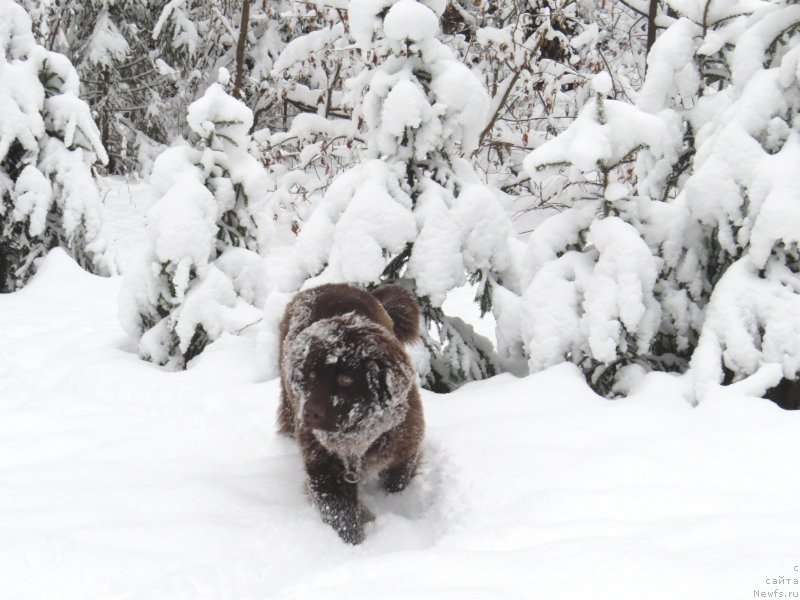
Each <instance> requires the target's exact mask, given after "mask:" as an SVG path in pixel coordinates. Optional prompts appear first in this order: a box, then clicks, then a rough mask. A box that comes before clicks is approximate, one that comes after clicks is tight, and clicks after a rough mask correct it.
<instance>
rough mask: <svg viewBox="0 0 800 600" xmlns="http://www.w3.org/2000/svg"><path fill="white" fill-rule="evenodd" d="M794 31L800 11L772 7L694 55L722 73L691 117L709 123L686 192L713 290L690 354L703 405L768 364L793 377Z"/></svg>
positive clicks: (798, 186) (799, 44) (797, 42)
mask: <svg viewBox="0 0 800 600" xmlns="http://www.w3.org/2000/svg"><path fill="white" fill-rule="evenodd" d="M722 16H723V17H724V16H726V15H722ZM798 31H800V6H798V5H797V4H795V3H790V2H774V3H770V4H769V5H764V6H761V7H760V8H759V9H758V10H756V11H754V12H753V13H752V14H749V15H740V16H731V17H729V23H727V24H726V26H725V27H724V28H723V29H722V30H721V31H718V32H717V34H718V35H719V36H724V39H727V40H728V42H727V43H726V44H722V43H721V42H717V39H716V38H712V37H711V35H710V34H709V35H707V36H706V38H705V40H704V45H703V46H702V47H701V50H700V52H702V53H703V54H704V56H705V62H706V63H709V64H715V65H724V66H725V67H726V68H727V71H723V73H724V80H723V81H722V82H721V83H722V86H721V87H722V89H720V90H718V91H716V90H715V93H706V94H705V95H704V96H703V97H702V98H701V100H700V101H699V102H698V106H697V108H696V109H695V111H694V112H695V114H696V115H698V117H700V116H702V117H706V118H705V119H704V120H703V121H702V122H700V123H699V125H700V126H699V127H696V131H697V134H696V147H697V153H696V156H695V158H694V172H693V173H692V175H691V177H689V178H688V180H687V181H686V184H685V187H684V189H683V196H684V197H685V201H686V204H687V205H688V208H689V210H690V213H691V216H692V218H693V219H694V221H695V222H696V223H697V224H698V226H699V227H700V228H701V230H702V232H703V238H702V240H703V242H704V243H705V246H706V255H705V257H704V260H703V261H702V262H703V264H704V266H705V269H706V273H707V280H708V281H710V282H711V283H713V284H715V285H714V287H713V291H712V292H711V295H710V300H709V303H708V306H707V308H706V318H705V321H704V323H703V327H702V330H701V335H700V341H699V343H698V347H697V350H696V352H695V354H694V356H693V357H692V371H693V373H694V378H695V382H696V392H697V395H698V398H702V396H703V394H704V393H705V392H706V391H707V390H708V388H709V386H713V385H714V384H718V383H729V382H735V381H739V380H741V379H744V378H746V377H749V376H751V375H754V374H755V373H756V372H758V371H759V370H760V369H762V368H767V367H768V366H769V365H771V364H777V365H780V367H781V369H780V373H782V375H783V378H784V379H785V380H797V379H798V377H799V376H800V250H798V247H799V246H800V228H798V223H800V209H799V208H798V207H800V204H799V199H800V174H799V173H798V168H797V165H798V164H800V163H799V162H798V160H800V117H798V114H800V76H798V65H799V64H800V35H798ZM716 72H719V69H716ZM701 111H702V112H701ZM696 118H697V117H696ZM698 120H699V118H698ZM777 372H778V371H776V373H777ZM776 383H778V381H777V380H776V381H773V382H772V384H776Z"/></svg>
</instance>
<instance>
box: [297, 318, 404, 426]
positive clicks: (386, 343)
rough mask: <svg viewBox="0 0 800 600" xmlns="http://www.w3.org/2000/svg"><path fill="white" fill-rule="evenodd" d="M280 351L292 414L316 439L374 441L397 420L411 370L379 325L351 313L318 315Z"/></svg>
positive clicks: (394, 340) (397, 345) (401, 413)
mask: <svg viewBox="0 0 800 600" xmlns="http://www.w3.org/2000/svg"><path fill="white" fill-rule="evenodd" d="M286 350H287V351H286V353H285V355H284V360H285V361H286V362H285V368H286V372H287V373H289V375H290V377H289V379H290V385H291V387H292V391H293V392H294V394H295V396H296V397H297V398H298V400H299V411H298V415H297V416H298V418H299V419H300V420H301V421H302V423H303V425H305V426H306V427H308V428H309V429H311V430H313V431H314V434H315V435H316V436H317V437H318V438H320V437H325V436H327V438H328V439H329V440H330V439H333V438H336V437H337V436H338V437H340V438H364V439H365V440H367V439H375V438H377V437H378V436H379V435H380V434H382V433H384V432H385V431H388V430H389V429H391V428H392V427H394V426H396V425H398V424H399V423H400V422H401V421H402V420H403V418H404V416H405V413H406V411H407V409H408V405H407V402H408V391H409V387H410V386H411V385H413V384H414V375H413V370H412V368H411V365H410V364H409V361H408V357H407V355H406V354H405V351H404V350H403V348H402V346H401V344H400V343H399V341H398V340H397V338H396V337H395V336H394V334H393V333H391V332H390V331H388V330H387V329H386V328H385V327H384V326H382V325H379V324H377V323H375V322H374V321H371V320H370V319H367V318H366V317H363V316H361V315H358V314H355V313H348V314H345V315H340V316H336V317H331V318H328V319H322V320H319V321H317V322H315V323H313V324H311V325H309V326H308V327H307V328H305V329H304V330H303V331H301V332H300V333H298V334H297V336H296V337H294V338H293V339H292V340H291V341H290V342H289V343H288V344H287V348H286Z"/></svg>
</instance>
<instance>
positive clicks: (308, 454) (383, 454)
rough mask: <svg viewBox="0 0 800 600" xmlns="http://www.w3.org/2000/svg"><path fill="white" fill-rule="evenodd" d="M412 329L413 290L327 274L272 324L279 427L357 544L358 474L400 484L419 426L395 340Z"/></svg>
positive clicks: (343, 531) (326, 510) (418, 408)
mask: <svg viewBox="0 0 800 600" xmlns="http://www.w3.org/2000/svg"><path fill="white" fill-rule="evenodd" d="M418 335H419V307H418V305H417V302H416V299H415V298H414V296H413V294H411V293H410V292H408V291H407V290H405V289H403V288H401V287H399V286H396V285H387V286H383V287H380V288H378V289H376V290H374V291H373V292H372V293H367V292H365V291H363V290H361V289H359V288H357V287H354V286H351V285H345V284H326V285H321V286H319V287H317V288H313V289H310V290H306V291H303V292H300V293H298V294H297V295H296V296H295V297H294V299H293V300H292V301H291V302H290V303H289V305H288V306H287V307H286V312H285V313H284V316H283V320H282V321H281V326H280V372H281V404H280V407H279V409H278V430H279V431H280V432H281V433H286V434H289V435H294V436H295V437H296V438H297V440H298V442H299V444H300V449H301V451H302V454H303V462H304V463H305V468H306V473H307V474H308V490H309V494H310V496H311V499H312V501H313V502H314V504H315V505H316V506H317V507H318V508H319V510H320V512H321V513H322V518H323V520H324V521H325V522H326V523H328V524H329V525H331V526H332V527H333V528H334V529H335V530H336V532H337V533H338V534H339V535H340V536H341V538H342V539H343V540H344V541H346V542H348V543H350V544H358V543H361V542H362V541H363V540H364V523H365V522H366V521H367V520H369V519H370V518H371V515H370V513H369V511H368V510H367V509H365V508H364V507H363V506H362V505H361V503H360V501H359V498H358V482H359V481H360V480H361V479H363V478H365V477H367V476H370V475H372V474H376V473H377V475H378V477H379V478H380V481H381V484H382V485H383V488H384V489H385V490H386V491H387V492H397V491H400V490H402V489H404V488H405V487H406V486H407V485H408V482H409V481H410V480H411V477H413V475H414V473H415V471H416V468H417V464H418V462H419V454H420V443H421V441H422V435H423V432H424V428H425V426H424V420H423V416H422V404H421V402H420V398H419V391H418V390H417V385H416V377H415V374H414V369H413V367H412V366H411V363H410V362H409V358H408V355H407V354H406V352H405V350H404V349H403V343H406V342H410V341H413V340H415V339H416V338H417V337H418Z"/></svg>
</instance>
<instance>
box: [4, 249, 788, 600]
mask: <svg viewBox="0 0 800 600" xmlns="http://www.w3.org/2000/svg"><path fill="white" fill-rule="evenodd" d="M119 285H120V281H119V279H100V278H97V277H94V276H91V275H88V274H86V273H84V272H82V271H80V270H79V269H78V267H77V266H76V265H75V264H74V263H72V262H71V261H70V259H68V258H67V257H66V256H65V255H64V254H63V253H62V252H61V251H54V252H53V253H51V255H50V256H49V257H48V258H47V261H46V262H45V264H44V265H43V266H42V268H41V269H40V272H39V273H38V274H37V276H36V277H35V279H34V280H33V281H32V282H31V284H30V285H29V286H28V287H27V288H25V289H24V290H23V291H21V292H18V293H15V294H12V295H5V296H0V597H2V598H4V599H14V600H16V599H26V598H37V599H53V598H58V599H65V600H66V599H80V600H87V599H94V598H98V599H99V598H103V599H106V598H113V599H120V600H122V599H125V600H128V599H134V598H137V599H138V598H147V599H155V598H169V599H176V598H178V599H179V598H187V599H188V598H203V599H212V598H214V599H216V598H219V599H222V598H227V599H244V598H259V599H264V598H270V599H271V598H309V599H311V598H313V599H321V598H325V599H327V598H347V599H350V600H358V599H361V598H363V599H368V598H369V599H374V598H432V599H438V598H448V599H464V598H478V599H483V598H486V599H505V598H508V599H516V598H536V599H544V600H548V599H570V600H576V599H582V598H587V599H588V598H591V599H606V598H608V599H641V598H647V599H662V598H663V599H669V600H674V599H703V600H706V599H720V600H731V599H735V598H743V599H744V598H753V597H754V591H765V592H766V591H770V592H773V591H775V589H776V586H775V585H772V584H771V583H769V582H770V581H771V580H772V579H778V578H781V577H797V576H798V573H797V569H798V568H800V567H798V566H797V565H798V564H800V511H798V510H797V503H798V498H800V477H798V476H797V468H796V460H797V456H798V454H800V452H799V450H800V415H798V414H795V413H787V412H783V411H780V410H779V409H777V408H776V407H775V406H773V405H772V404H770V403H768V402H765V401H760V400H756V399H750V398H745V397H740V398H736V397H730V398H725V400H724V401H723V400H718V401H717V400H713V401H709V402H706V403H704V404H702V405H701V406H700V407H699V408H696V409H692V408H691V407H690V406H688V405H687V404H686V403H685V402H684V401H683V400H682V399H680V398H679V397H678V394H675V393H672V392H671V390H672V389H673V388H674V386H671V385H669V383H670V382H669V380H668V379H666V378H665V379H663V380H662V381H661V382H660V383H658V384H656V385H652V386H650V388H649V390H648V391H647V392H642V393H641V394H640V395H639V396H638V397H632V398H629V399H625V400H619V401H613V402H611V401H606V400H603V399H601V398H599V397H597V396H595V395H594V394H592V393H591V392H590V391H589V390H588V388H587V387H586V386H585V385H584V384H583V382H582V380H581V377H580V375H579V374H578V373H577V371H576V370H575V368H574V367H571V366H557V367H554V368H551V369H549V370H547V371H545V372H543V373H541V374H539V375H536V376H532V377H528V378H525V379H515V378H512V377H511V376H501V377H497V378H495V379H492V380H489V381H485V382H480V383H476V384H472V385H468V386H466V387H464V388H462V389H461V390H459V391H458V392H455V393H453V394H451V395H449V396H437V395H434V394H430V393H425V394H424V402H425V410H426V417H427V421H428V436H427V442H426V456H427V461H426V464H425V467H424V469H423V472H422V473H421V474H420V476H418V477H417V478H416V479H415V481H414V482H413V484H412V485H411V487H410V488H409V489H408V490H406V491H405V492H403V493H402V494H400V495H398V496H395V497H385V496H384V495H383V494H382V493H380V492H379V491H377V489H374V488H370V489H367V490H366V494H367V496H366V498H367V501H366V503H367V504H368V505H369V506H370V507H371V508H372V510H373V512H375V513H376V515H377V519H376V521H375V522H374V523H372V524H371V525H370V526H369V529H368V538H367V540H366V542H365V543H364V544H363V545H362V546H359V547H350V546H346V545H345V544H343V543H342V542H341V541H340V540H339V538H338V537H337V536H336V534H335V533H334V532H333V530H331V529H329V528H328V527H327V526H325V525H323V524H322V523H321V521H320V519H319V517H318V516H317V514H315V512H314V510H313V509H312V508H311V507H310V505H309V503H308V502H307V500H306V498H305V496H304V493H303V474H302V466H301V462H300V458H299V455H298V452H297V449H296V447H295V445H294V444H293V443H292V442H291V441H289V440H286V439H282V438H279V437H278V436H276V435H275V433H274V427H273V416H274V412H275V407H276V403H277V394H278V392H277V384H276V381H267V382H261V381H258V380H257V378H258V375H257V374H258V373H259V372H260V371H259V366H258V360H257V356H256V355H255V352H254V348H255V342H254V340H252V339H249V338H223V339H222V340H220V341H219V342H217V343H216V344H214V345H213V346H211V347H210V348H209V350H208V351H207V352H206V353H205V354H204V355H203V356H202V357H201V358H200V359H199V360H198V361H196V362H195V363H194V364H193V365H192V366H191V368H190V369H189V370H188V371H186V372H183V373H167V372H165V371H163V370H161V369H160V368H158V367H155V366H153V365H151V364H148V363H145V362H142V361H140V360H138V359H137V357H136V355H135V354H134V353H132V351H131V348H130V343H129V342H128V341H127V340H126V338H125V336H124V334H123V332H122V330H121V328H120V326H119V324H118V322H117V318H116V310H117V294H118V289H119ZM777 588H778V589H779V590H781V591H782V592H783V593H784V594H785V595H784V597H796V596H790V595H789V594H795V593H799V592H800V585H794V584H793V583H789V584H786V583H784V584H783V585H778V586H777Z"/></svg>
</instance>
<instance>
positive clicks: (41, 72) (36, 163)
mask: <svg viewBox="0 0 800 600" xmlns="http://www.w3.org/2000/svg"><path fill="white" fill-rule="evenodd" d="M0 23H1V24H0V291H4V292H8V291H13V290H15V289H18V288H20V287H21V286H22V285H24V283H25V282H26V281H27V279H28V278H29V277H30V276H31V275H32V274H33V272H34V269H35V264H34V261H35V260H36V259H37V258H40V257H41V256H43V255H44V254H45V253H46V252H47V251H48V250H50V249H51V248H53V247H55V246H62V247H64V248H65V249H66V250H67V251H68V252H69V253H70V254H71V255H72V256H73V257H74V258H75V259H76V260H77V261H78V263H80V264H81V265H82V266H83V267H84V268H87V269H90V270H93V271H100V272H102V271H103V270H104V269H105V267H104V263H103V259H102V254H103V250H104V248H103V244H102V242H101V241H100V239H99V237H98V233H99V227H100V210H101V209H100V198H99V195H98V192H97V186H96V185H95V181H94V178H93V176H92V172H91V168H92V166H93V165H95V164H96V163H97V162H98V161H100V162H105V161H106V154H105V151H104V149H103V146H102V144H101V143H100V138H99V135H98V131H97V127H96V126H95V124H94V121H93V120H92V118H91V115H90V113H89V107H88V106H87V105H86V103H85V102H83V101H82V100H81V99H80V98H79V97H78V75H77V73H76V72H75V69H74V68H73V67H72V65H71V64H70V62H69V60H68V59H67V58H66V57H65V56H63V55H61V54H57V53H55V52H49V51H47V50H46V49H45V48H44V47H42V46H40V45H38V44H36V43H35V41H34V38H33V35H32V33H31V21H30V18H29V17H28V15H27V14H26V13H25V11H24V10H23V9H22V8H21V7H19V6H18V5H16V4H15V3H13V2H10V1H8V0H0Z"/></svg>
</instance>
